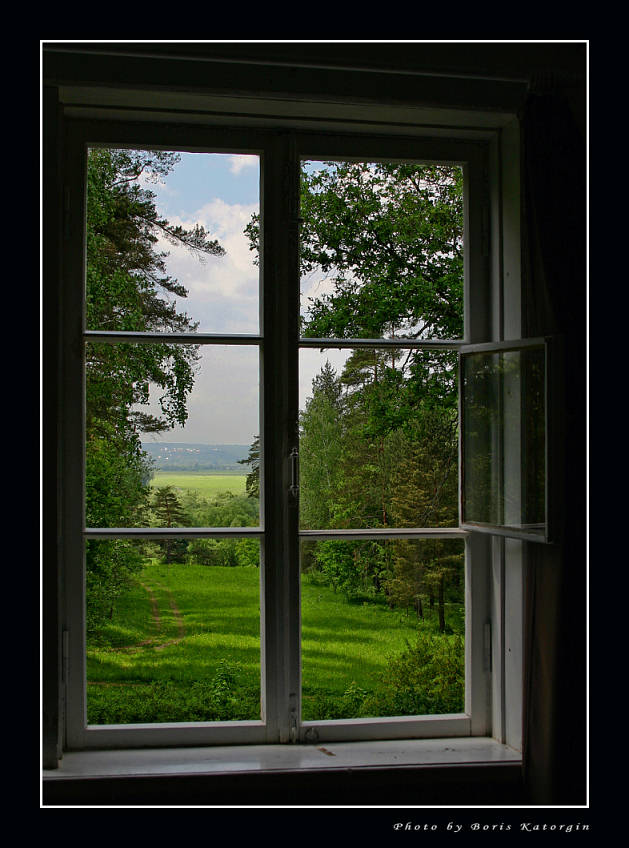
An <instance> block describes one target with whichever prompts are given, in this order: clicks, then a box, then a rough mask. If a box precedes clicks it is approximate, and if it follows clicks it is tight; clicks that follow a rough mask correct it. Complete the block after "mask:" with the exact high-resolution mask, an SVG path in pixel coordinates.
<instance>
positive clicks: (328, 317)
mask: <svg viewBox="0 0 629 848" xmlns="http://www.w3.org/2000/svg"><path fill="white" fill-rule="evenodd" d="M300 217H301V219H302V222H303V223H302V225H301V228H300V263H301V310H302V321H303V331H302V335H304V336H309V337H313V338H319V337H327V338H330V337H336V338H392V337H409V338H423V339H429V338H433V339H458V338H462V337H463V174H462V169H461V168H460V167H458V166H454V165H434V164H418V163H410V162H406V163H405V162H395V163H392V162H314V161H307V162H303V163H302V170H301V210H300Z"/></svg>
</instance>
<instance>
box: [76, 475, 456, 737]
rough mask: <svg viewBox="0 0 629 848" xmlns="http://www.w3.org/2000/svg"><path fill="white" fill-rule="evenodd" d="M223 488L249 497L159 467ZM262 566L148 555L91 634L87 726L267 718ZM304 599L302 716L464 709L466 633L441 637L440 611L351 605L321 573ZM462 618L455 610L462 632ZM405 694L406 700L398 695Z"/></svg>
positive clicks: (199, 487)
mask: <svg viewBox="0 0 629 848" xmlns="http://www.w3.org/2000/svg"><path fill="white" fill-rule="evenodd" d="M226 481H227V483H228V484H229V485H230V486H232V489H230V491H232V492H233V494H240V495H244V494H245V475H214V474H207V473H184V472H181V473H175V472H168V473H166V472H160V473H158V474H157V475H156V476H155V478H154V480H153V485H157V486H159V485H172V486H174V487H176V488H177V489H179V490H180V491H181V492H182V493H183V492H185V491H191V490H193V491H196V492H197V494H198V495H199V496H201V497H202V498H204V499H211V498H212V497H219V499H220V494H221V493H224V492H225V491H226V489H225V482H226ZM210 526H217V525H210ZM219 544H235V543H233V542H231V543H219ZM247 544H251V543H250V542H249V543H247ZM253 554H255V551H253ZM257 561H258V557H257V554H255V555H254V556H251V557H250V559H248V560H245V564H243V563H242V562H241V561H238V560H232V561H230V563H231V564H227V561H225V564H222V562H221V561H220V560H210V562H211V564H201V561H200V560H195V558H194V557H192V558H191V557H190V556H189V555H188V556H185V557H183V558H182V560H181V561H177V562H173V563H171V564H167V563H166V562H164V561H163V559H162V558H160V555H159V547H158V546H157V545H155V549H154V551H153V553H152V555H151V552H150V551H148V552H147V553H146V555H145V560H144V565H143V567H142V570H141V572H139V573H138V574H137V575H136V576H135V577H134V578H133V581H132V584H131V585H130V586H129V588H128V589H127V590H126V591H125V592H124V593H123V594H122V595H121V596H120V598H119V599H118V600H117V602H116V605H115V608H114V610H113V614H112V615H111V617H110V618H109V619H108V620H107V621H106V623H105V624H104V625H101V626H100V627H99V629H98V632H96V633H92V634H90V637H89V639H88V646H87V681H88V684H87V715H88V723H90V724H93V725H103V724H135V723H156V722H189V721H226V720H259V719H260V717H261V716H260V569H259V568H258V567H257ZM234 562H236V563H237V564H234ZM216 563H221V564H216ZM249 563H250V564H249ZM301 597H302V604H301V613H302V718H303V719H304V720H322V719H332V718H351V717H355V716H358V715H363V716H369V715H371V716H374V715H413V714H418V713H420V712H456V711H458V709H459V707H458V702H459V700H460V698H461V697H462V688H461V686H462V676H461V675H462V671H461V666H460V662H459V659H458V658H460V656H461V655H462V644H461V642H460V641H458V642H457V641H456V640H457V639H458V640H460V636H454V635H452V636H444V635H441V634H439V635H437V634H436V629H435V628H436V626H437V624H436V618H435V616H436V612H435V615H434V616H432V617H431V615H430V614H426V616H425V618H424V619H423V620H422V621H421V623H420V622H419V621H418V619H417V618H416V616H415V614H414V613H413V612H412V611H409V610H404V609H400V608H396V609H391V608H389V606H388V605H387V604H386V603H385V602H384V600H383V599H380V600H377V599H374V598H353V599H352V600H349V599H348V597H347V596H346V595H344V594H343V593H341V592H337V591H334V589H333V588H331V586H330V585H327V584H326V583H325V582H324V581H322V580H321V578H320V575H318V574H317V573H314V572H313V573H304V574H302V583H301ZM461 613H462V610H460V609H458V607H457V608H456V609H454V605H453V609H452V617H453V619H452V620H453V621H454V620H457V619H458V622H459V624H458V625H457V626H456V628H455V629H456V631H458V632H459V633H460V632H461V626H460V625H462V621H463V619H462V618H461V617H460V616H461ZM419 637H422V638H423V639H424V641H423V643H422V644H423V647H422V646H420V645H419V642H418V638H419ZM415 643H417V648H413V649H411V645H414V644H415ZM422 650H423V652H424V653H423V654H421V651H422ZM409 651H415V653H414V654H413V655H412V656H411V655H409V653H408V652H409ZM417 651H419V654H418V653H417ZM405 655H406V657H407V660H406V661H404V656H405ZM420 655H421V656H422V657H423V658H422V659H421V661H420V665H419V666H418V661H417V656H420ZM409 656H411V659H408V658H409ZM400 660H402V663H401V664H400ZM404 662H406V663H407V664H406V665H405V664H404ZM420 667H421V669H423V671H421V669H420V677H421V679H420V678H417V679H415V678H414V677H413V675H416V674H417V672H418V668H420ZM421 675H423V676H421ZM435 681H437V683H436V684H435ZM383 687H384V689H383ZM387 687H388V689H387ZM405 687H406V688H407V689H408V690H409V691H408V693H407V695H408V699H407V700H404V699H402V700H400V698H398V697H397V696H395V697H393V695H395V692H396V691H397V690H398V689H400V688H401V689H404V688H405ZM439 687H441V689H442V694H443V697H442V698H441V700H435V701H434V702H431V701H430V699H429V698H428V699H426V698H424V700H422V701H418V693H428V694H429V693H430V692H431V691H433V690H435V691H437V690H438V689H439ZM387 692H388V694H387ZM392 693H393V695H392ZM453 693H454V695H453ZM422 697H423V695H422ZM439 697H441V696H439ZM453 698H454V700H453ZM418 704H419V706H418ZM431 704H433V705H432V706H431ZM451 704H453V705H454V706H451ZM444 705H445V706H444ZM461 708H462V706H461Z"/></svg>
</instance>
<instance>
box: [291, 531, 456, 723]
mask: <svg viewBox="0 0 629 848" xmlns="http://www.w3.org/2000/svg"><path fill="white" fill-rule="evenodd" d="M464 559H465V555H464V542H463V540H462V539H452V540H451V539H447V540H443V541H442V540H426V541H424V540H421V541H406V540H404V541H401V540H397V539H388V540H383V541H360V542H355V541H352V542H347V541H337V540H330V541H316V542H313V541H302V548H301V571H302V574H301V598H302V601H301V616H302V718H303V720H305V721H316V720H325V719H339V718H361V717H374V716H410V715H436V714H447V713H459V712H463V709H464V684H465V681H464V663H465V650H464V633H465V609H464V596H465V580H464Z"/></svg>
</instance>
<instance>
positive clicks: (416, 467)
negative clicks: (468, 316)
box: [299, 348, 458, 530]
mask: <svg viewBox="0 0 629 848" xmlns="http://www.w3.org/2000/svg"><path fill="white" fill-rule="evenodd" d="M456 363H457V355H456V353H453V352H449V351H445V352H444V351H431V350H419V351H418V350H414V351H409V350H385V349H381V348H378V349H375V350H374V349H365V348H361V349H356V350H343V351H334V350H325V351H323V352H319V351H317V350H313V349H311V348H303V349H302V350H301V351H300V362H299V364H300V383H301V401H300V448H299V456H300V524H301V528H302V529H310V530H325V529H345V528H363V529H367V528H369V529H371V528H386V527H391V528H394V527H455V526H457V525H458V399H457V367H456Z"/></svg>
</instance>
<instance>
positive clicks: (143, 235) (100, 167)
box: [85, 148, 224, 629]
mask: <svg viewBox="0 0 629 848" xmlns="http://www.w3.org/2000/svg"><path fill="white" fill-rule="evenodd" d="M178 159H179V156H178V154H175V153H169V152H164V151H142V150H114V149H107V148H94V149H91V150H90V151H89V153H88V160H87V189H88V191H87V211H86V241H87V267H86V324H87V327H88V329H92V330H127V331H164V332H170V331H175V332H183V331H191V330H194V329H195V327H196V325H195V323H194V322H193V321H192V320H191V319H190V318H189V317H188V316H187V315H186V314H185V313H179V312H178V311H177V309H176V307H175V305H174V303H172V302H170V300H169V298H170V297H171V296H172V295H177V296H179V297H185V296H186V294H187V292H186V289H185V288H184V287H183V286H181V285H180V284H179V283H178V282H177V280H175V279H173V278H172V277H171V276H169V275H168V273H167V271H166V258H167V255H168V254H167V253H165V252H163V251H160V250H159V249H158V248H157V242H158V239H159V237H160V236H163V237H164V238H165V239H166V240H167V241H169V242H170V243H171V244H175V243H177V244H183V245H184V246H185V247H186V248H187V249H188V250H190V251H191V252H192V253H193V254H195V255H196V256H198V257H199V258H200V259H201V260H203V258H204V257H205V256H207V255H213V256H219V255H222V254H223V253H224V250H223V248H222V247H221V246H220V245H219V244H218V242H216V241H214V240H212V239H210V238H209V235H208V234H207V233H206V231H205V230H204V229H203V227H200V226H195V227H193V228H192V229H190V230H186V229H184V228H182V227H180V226H173V225H171V224H170V223H169V222H168V221H167V220H165V219H164V218H163V217H161V216H160V215H159V214H158V212H157V208H156V205H155V194H154V193H153V192H152V191H150V189H149V188H148V187H142V185H141V183H140V180H141V179H142V180H143V181H144V182H146V183H147V184H148V185H150V183H151V182H155V181H156V180H159V179H161V178H163V177H164V176H165V175H167V174H168V173H169V172H170V171H171V170H172V168H173V167H174V166H175V164H176V163H177V161H178ZM85 355H86V359H85V370H86V472H87V481H86V501H87V503H86V522H87V524H88V526H95V527H104V526H112V527H119V526H125V525H131V526H137V525H140V524H142V523H143V522H144V520H145V519H144V513H145V511H146V508H147V498H148V483H149V481H150V477H151V473H152V472H151V465H150V462H149V459H148V457H147V455H146V454H145V452H144V451H143V450H142V443H141V439H140V435H141V433H145V432H152V433H158V432H163V431H165V430H168V429H171V428H172V427H174V426H175V425H177V424H180V425H183V424H184V423H185V421H186V418H187V410H186V401H187V397H188V395H189V393H190V391H191V389H192V386H193V382H194V368H195V364H196V362H197V359H198V353H197V346H195V345H176V344H168V343H160V344H106V343H102V342H101V343H89V344H87V345H86V354H85ZM151 384H152V385H153V387H154V388H156V389H157V390H158V391H160V392H161V394H160V396H159V398H158V405H159V411H158V412H157V413H151V414H148V413H146V412H143V411H141V410H139V406H141V405H142V404H146V403H147V401H148V399H149V387H150V385H151ZM107 545H109V546H110V547H109V548H108V547H107ZM125 545H126V547H125ZM113 550H114V547H112V543H104V544H103V545H99V546H96V545H92V546H90V547H89V549H88V553H87V603H88V609H89V610H90V613H89V616H88V617H89V619H90V622H91V623H90V627H91V628H92V629H93V628H95V627H97V626H98V621H99V620H101V619H102V617H103V614H102V612H101V613H98V610H101V611H102V610H104V609H108V610H111V609H112V608H113V607H112V605H113V603H114V602H115V598H116V597H118V595H119V594H120V592H121V591H123V590H124V586H125V579H128V578H129V577H130V576H131V575H132V574H133V573H135V572H136V571H137V570H138V569H139V568H140V567H141V557H138V556H137V555H136V553H134V555H133V556H132V555H131V548H130V546H129V545H128V543H124V544H122V543H121V544H117V546H116V548H115V550H116V557H115V560H116V569H115V570H116V574H117V575H118V576H116V577H115V579H114V577H113V576H112V575H113V571H112V568H109V567H107V561H108V559H107V558H108V557H113V553H112V552H113ZM133 551H134V552H135V548H134V549H133ZM112 561H113V560H112ZM94 575H97V576H98V579H94ZM108 575H109V576H108ZM95 587H97V589H96V588H95ZM97 598H99V599H102V598H107V599H108V600H107V603H105V604H103V603H101V600H98V601H97Z"/></svg>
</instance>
